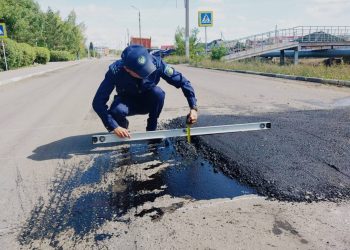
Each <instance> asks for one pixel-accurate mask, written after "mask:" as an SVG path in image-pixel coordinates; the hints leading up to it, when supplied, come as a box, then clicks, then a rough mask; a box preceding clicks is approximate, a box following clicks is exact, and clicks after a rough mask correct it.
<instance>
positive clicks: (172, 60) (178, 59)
mask: <svg viewBox="0 0 350 250" xmlns="http://www.w3.org/2000/svg"><path fill="white" fill-rule="evenodd" d="M163 60H164V61H165V62H166V63H169V64H182V63H186V57H185V56H176V55H171V56H166V57H164V59H163Z"/></svg>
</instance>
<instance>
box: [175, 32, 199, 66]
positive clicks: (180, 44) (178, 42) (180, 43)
mask: <svg viewBox="0 0 350 250" xmlns="http://www.w3.org/2000/svg"><path fill="white" fill-rule="evenodd" d="M198 33H199V30H198V29H197V28H194V29H192V31H191V34H190V37H189V45H190V58H191V59H194V60H195V61H197V60H200V59H201V58H202V57H203V54H204V48H203V47H202V46H200V44H199V43H200V40H199V38H198ZM175 47H176V54H177V55H179V56H184V55H185V54H186V49H185V28H180V27H178V28H177V30H176V32H175Z"/></svg>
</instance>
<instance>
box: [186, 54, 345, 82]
mask: <svg viewBox="0 0 350 250" xmlns="http://www.w3.org/2000/svg"><path fill="white" fill-rule="evenodd" d="M191 65H193V66H199V67H205V68H217V69H232V70H247V71H256V72H264V73H275V74H285V75H294V76H305V77H317V78H325V79H335V80H350V65H346V64H342V65H334V66H331V67H327V66H324V65H308V64H299V65H284V66H280V65H278V64H274V63H266V62H259V61H254V62H252V61H250V62H223V61H212V60H208V59H204V60H202V61H199V62H196V63H192V62H191Z"/></svg>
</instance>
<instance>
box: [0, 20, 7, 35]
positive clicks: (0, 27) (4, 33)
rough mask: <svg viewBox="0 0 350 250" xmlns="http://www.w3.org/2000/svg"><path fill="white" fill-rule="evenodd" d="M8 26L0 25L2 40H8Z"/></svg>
mask: <svg viewBox="0 0 350 250" xmlns="http://www.w3.org/2000/svg"><path fill="white" fill-rule="evenodd" d="M6 37H7V34H6V26H5V24H4V23H0V38H6Z"/></svg>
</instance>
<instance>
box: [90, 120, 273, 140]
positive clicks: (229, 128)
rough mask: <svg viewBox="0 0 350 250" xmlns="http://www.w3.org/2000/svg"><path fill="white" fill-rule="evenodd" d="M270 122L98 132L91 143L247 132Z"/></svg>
mask: <svg viewBox="0 0 350 250" xmlns="http://www.w3.org/2000/svg"><path fill="white" fill-rule="evenodd" d="M270 128H271V123H270V122H255V123H243V124H231V125H222V126H210V127H195V128H191V129H190V130H191V131H187V130H186V129H171V130H158V131H148V132H136V133H131V138H119V137H117V136H116V135H115V134H100V135H93V136H92V143H93V144H104V143H114V142H117V143H119V142H126V143H128V142H133V141H142V140H151V139H165V138H171V137H184V136H193V135H213V134H223V133H234V132H247V131H256V130H265V129H270Z"/></svg>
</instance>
